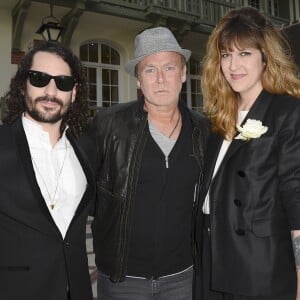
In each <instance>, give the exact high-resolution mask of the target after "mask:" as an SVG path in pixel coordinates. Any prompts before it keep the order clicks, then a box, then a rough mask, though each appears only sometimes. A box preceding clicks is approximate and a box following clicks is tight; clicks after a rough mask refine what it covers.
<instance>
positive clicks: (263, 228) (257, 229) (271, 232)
mask: <svg viewBox="0 0 300 300" xmlns="http://www.w3.org/2000/svg"><path fill="white" fill-rule="evenodd" d="M287 228H288V227H287V224H286V222H284V220H283V219H282V218H281V219H280V218H276V217H272V218H267V219H260V220H254V221H253V222H252V232H253V233H254V234H255V235H256V236H257V237H269V236H275V235H277V236H278V235H283V234H288V233H289V232H288V229H287Z"/></svg>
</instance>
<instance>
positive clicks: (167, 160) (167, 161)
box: [165, 156, 169, 169]
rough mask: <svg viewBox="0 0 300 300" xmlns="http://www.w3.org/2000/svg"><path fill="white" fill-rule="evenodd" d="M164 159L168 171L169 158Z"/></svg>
mask: <svg viewBox="0 0 300 300" xmlns="http://www.w3.org/2000/svg"><path fill="white" fill-rule="evenodd" d="M165 159H166V168H167V169H169V157H168V156H166V157H165Z"/></svg>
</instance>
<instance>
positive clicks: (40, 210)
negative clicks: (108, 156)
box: [0, 42, 95, 300]
mask: <svg viewBox="0 0 300 300" xmlns="http://www.w3.org/2000/svg"><path fill="white" fill-rule="evenodd" d="M86 94H87V91H86V85H85V77H84V70H83V67H82V65H81V64H80V61H79V60H78V58H77V57H76V56H75V55H73V54H72V52H71V51H70V50H69V49H67V48H65V47H63V46H62V45H61V44H59V43H55V42H44V43H42V44H40V45H39V46H37V47H36V48H34V49H32V50H31V51H30V52H29V53H28V54H27V55H26V56H25V57H24V59H23V61H22V62H21V64H20V66H19V68H18V71H17V73H16V75H15V76H14V77H13V79H12V81H11V85H10V89H9V91H8V92H7V94H6V96H5V98H6V102H7V107H8V115H7V117H6V118H5V120H4V123H5V124H4V125H1V126H0V165H1V168H0V240H1V247H0V282H1V284H0V299H3V300H4V299H6V300H7V299H9V300H20V299H24V300H41V299H43V300H67V299H69V300H91V299H92V291H91V284H90V277H89V271H88V263H87V256H86V246H85V225H86V219H87V215H88V210H89V206H90V200H91V199H92V198H93V196H94V192H95V185H94V179H93V178H94V176H93V171H92V168H91V164H90V163H89V161H88V159H87V157H86V156H85V154H84V151H83V149H82V148H80V147H79V139H83V137H82V133H83V131H84V130H85V128H86V127H87V124H88V119H87V116H88V114H87V107H86ZM83 144H84V145H87V143H83Z"/></svg>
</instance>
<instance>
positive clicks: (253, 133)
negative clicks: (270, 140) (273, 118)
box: [235, 119, 268, 141]
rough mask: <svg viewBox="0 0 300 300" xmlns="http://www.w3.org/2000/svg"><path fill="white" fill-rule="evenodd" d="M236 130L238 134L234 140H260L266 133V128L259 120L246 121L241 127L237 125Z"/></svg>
mask: <svg viewBox="0 0 300 300" xmlns="http://www.w3.org/2000/svg"><path fill="white" fill-rule="evenodd" d="M237 129H238V131H239V132H240V134H239V135H238V136H236V137H235V139H237V140H243V141H249V140H250V139H257V138H260V137H261V136H262V135H263V134H264V133H266V132H267V130H268V127H267V126H263V124H262V122H261V121H259V120H253V119H248V120H247V121H246V123H245V124H244V125H243V126H239V125H237Z"/></svg>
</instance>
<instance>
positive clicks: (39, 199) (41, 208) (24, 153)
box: [12, 118, 59, 235]
mask: <svg viewBox="0 0 300 300" xmlns="http://www.w3.org/2000/svg"><path fill="white" fill-rule="evenodd" d="M12 130H13V133H14V135H15V141H16V145H17V151H18V154H19V157H20V162H21V164H22V165H23V168H24V171H25V174H26V178H25V180H27V181H28V182H29V186H30V188H31V190H32V194H33V195H34V197H32V199H31V197H30V198H26V197H27V196H26V194H25V195H24V198H25V201H26V206H27V207H32V208H33V209H34V210H36V207H38V212H39V213H37V214H34V216H32V215H30V216H25V219H26V220H25V223H27V224H28V225H29V226H31V227H35V228H36V229H38V230H39V231H44V232H46V233H48V234H49V233H50V232H51V231H52V232H53V233H54V234H55V235H57V234H59V230H58V228H57V226H56V224H55V222H54V220H53V219H52V217H51V215H50V212H49V210H48V208H47V205H46V203H45V200H44V198H43V196H42V193H41V191H40V188H39V185H38V183H37V180H36V177H35V173H34V169H33V165H32V160H31V155H30V150H29V146H28V142H27V139H26V135H25V131H24V129H23V125H22V120H21V118H20V119H19V120H17V121H16V122H15V123H14V124H12ZM30 212H31V210H30V209H29V210H28V213H30ZM49 225H50V226H49Z"/></svg>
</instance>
